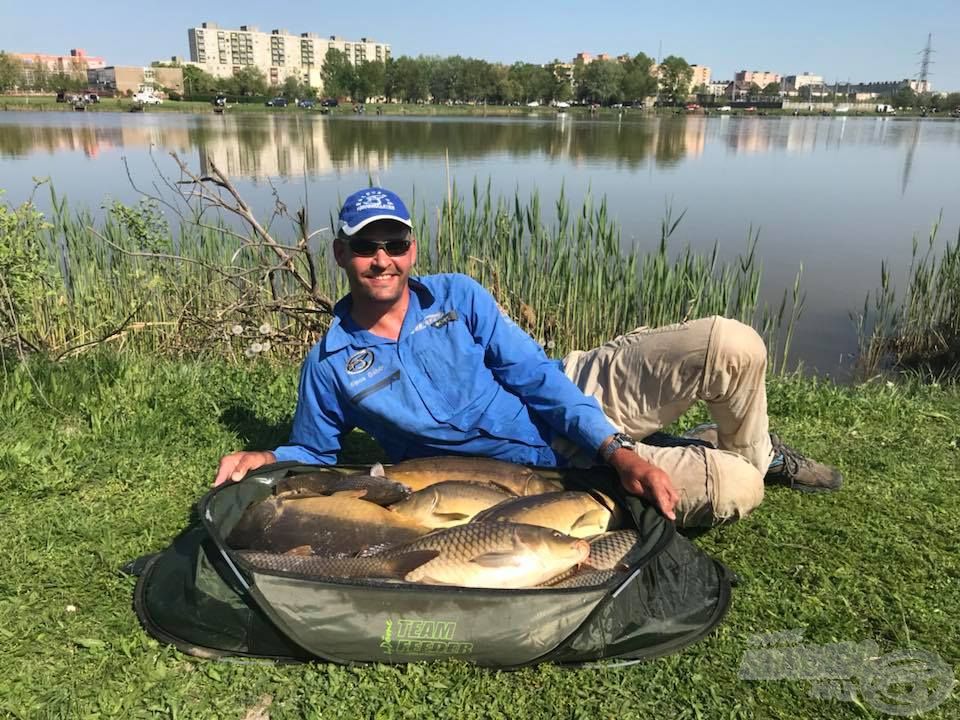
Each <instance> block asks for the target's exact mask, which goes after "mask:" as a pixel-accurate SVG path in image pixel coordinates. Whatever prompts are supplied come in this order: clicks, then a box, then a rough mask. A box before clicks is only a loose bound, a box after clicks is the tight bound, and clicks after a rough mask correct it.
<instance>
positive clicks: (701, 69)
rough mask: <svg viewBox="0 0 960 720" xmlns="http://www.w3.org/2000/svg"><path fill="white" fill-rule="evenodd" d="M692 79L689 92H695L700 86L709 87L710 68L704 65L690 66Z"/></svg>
mask: <svg viewBox="0 0 960 720" xmlns="http://www.w3.org/2000/svg"><path fill="white" fill-rule="evenodd" d="M690 69H691V70H693V77H692V78H691V79H690V90H691V91H693V90H696V89H697V88H698V87H700V86H701V85H706V86H707V87H708V88H709V87H710V68H708V67H707V66H706V65H691V66H690Z"/></svg>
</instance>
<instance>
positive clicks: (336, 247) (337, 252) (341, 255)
mask: <svg viewBox="0 0 960 720" xmlns="http://www.w3.org/2000/svg"><path fill="white" fill-rule="evenodd" d="M333 257H334V259H335V260H336V261H337V265H339V266H340V267H346V266H347V244H346V243H344V242H340V240H339V239H337V238H334V239H333Z"/></svg>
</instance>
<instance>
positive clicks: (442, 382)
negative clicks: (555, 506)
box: [215, 188, 841, 526]
mask: <svg viewBox="0 0 960 720" xmlns="http://www.w3.org/2000/svg"><path fill="white" fill-rule="evenodd" d="M333 254H334V257H335V258H336V262H337V264H338V265H339V266H340V267H341V268H343V271H344V273H345V274H346V276H347V280H348V282H349V285H350V293H349V294H348V295H346V296H345V297H344V298H342V299H341V300H340V301H339V302H338V303H337V304H336V306H335V308H334V319H333V322H332V323H331V326H330V328H329V330H327V332H326V334H325V335H324V336H323V338H322V339H321V340H320V341H319V342H318V343H317V344H316V345H315V346H314V347H313V349H312V350H311V351H310V353H309V354H308V355H307V358H306V360H305V361H304V363H303V368H302V370H301V375H300V388H299V399H298V401H297V408H296V412H295V414H294V419H293V429H292V432H291V434H290V439H289V442H288V443H287V444H285V445H282V446H280V447H278V448H276V449H274V450H272V451H247V452H237V453H232V454H230V455H227V456H225V457H223V458H222V459H221V461H220V466H219V469H218V471H217V475H216V479H215V484H220V483H223V482H225V481H227V480H239V479H241V478H242V477H243V476H244V475H245V474H246V473H247V472H249V471H250V470H253V469H255V468H257V467H260V466H261V465H264V464H267V463H272V462H277V461H284V460H293V461H296V462H300V463H309V464H313V463H318V464H333V463H336V462H337V457H338V453H339V452H340V449H341V443H342V439H343V437H344V436H345V435H346V434H347V433H349V432H350V431H351V430H352V429H353V428H355V427H357V428H361V429H363V430H364V431H366V432H367V433H369V434H370V435H371V436H372V437H373V438H374V439H375V440H376V441H377V442H378V443H380V445H381V446H382V447H383V449H384V451H385V452H386V453H387V455H388V456H389V458H390V460H391V461H392V462H397V461H400V460H403V459H406V458H416V457H428V456H436V455H467V456H485V457H491V458H497V459H500V460H507V461H510V462H516V463H522V464H526V465H542V466H565V465H570V464H574V465H580V466H588V465H591V464H600V463H603V464H608V465H610V466H612V467H613V468H615V469H616V471H617V473H618V474H619V476H620V481H621V483H622V484H623V487H624V488H625V490H626V491H627V492H630V493H634V494H637V495H641V496H642V497H644V498H646V499H647V500H648V501H649V502H651V503H652V504H653V505H655V506H656V507H658V508H659V509H660V510H661V511H662V512H663V514H664V515H666V516H667V517H668V518H671V519H675V520H676V521H677V523H678V524H680V525H684V526H706V525H713V524H717V523H724V522H732V521H734V520H736V519H738V518H741V517H743V516H744V515H746V514H747V513H749V512H750V511H751V510H753V509H754V508H755V507H757V506H758V505H759V504H760V502H761V501H762V499H763V495H764V483H765V482H775V483H783V484H787V485H790V486H791V487H795V488H797V489H802V490H834V489H837V488H838V487H839V486H840V483H841V476H840V473H839V472H838V471H837V470H835V469H834V468H831V467H828V466H826V465H823V464H821V463H818V462H814V461H813V460H810V459H808V458H806V457H805V456H803V455H801V454H800V453H799V452H797V451H796V450H793V449H791V448H789V447H787V446H786V445H784V444H783V443H782V442H781V441H780V439H779V438H778V437H777V436H775V435H771V434H770V432H769V431H768V421H767V396H766V388H765V377H766V366H767V351H766V348H765V347H764V343H763V340H762V339H761V338H760V336H759V335H758V334H757V333H756V331H754V330H753V329H752V328H751V327H749V326H747V325H744V324H742V323H740V322H737V321H736V320H730V319H727V318H722V317H710V318H703V319H701V320H693V321H691V322H686V323H680V324H677V325H671V326H668V327H661V328H656V329H647V328H639V329H637V330H634V331H632V332H629V333H627V334H625V335H622V336H620V337H617V338H615V339H613V340H611V341H610V342H608V343H606V344H605V345H602V346H601V347H599V348H596V349H594V350H589V351H587V352H579V351H575V352H572V353H570V354H569V355H568V356H567V357H566V358H564V360H563V361H562V362H561V361H556V360H551V359H549V358H547V356H546V355H545V354H544V352H543V350H542V349H541V348H540V346H539V345H538V344H537V343H536V342H535V341H534V340H533V338H531V337H530V336H529V335H528V334H527V333H525V332H524V331H523V330H521V329H520V328H519V327H518V326H517V325H516V324H515V323H514V322H513V320H511V319H510V317H508V316H507V314H506V313H505V312H504V311H503V310H501V309H500V308H499V307H498V305H497V303H496V300H495V299H494V298H493V296H492V295H491V294H490V293H489V292H488V291H487V290H485V289H484V288H483V287H481V286H480V285H479V284H478V283H477V282H476V281H474V280H472V279H471V278H469V277H467V276H465V275H456V274H451V275H428V276H422V277H415V276H412V275H411V271H412V269H413V267H414V264H415V263H416V259H417V242H416V238H415V237H414V235H413V231H412V223H411V220H410V214H409V212H408V211H407V208H406V206H405V205H404V203H403V201H402V200H401V199H400V198H399V197H398V196H397V195H395V194H394V193H393V192H391V191H389V190H386V189H384V188H366V189H363V190H360V191H358V192H356V193H354V194H353V195H351V196H350V197H348V198H347V200H346V202H345V203H344V205H343V207H342V208H341V210H340V215H339V225H338V231H337V236H336V238H335V239H334V241H333ZM698 400H703V401H704V402H706V404H707V407H708V409H709V410H710V413H711V415H712V416H713V418H714V420H715V421H716V424H717V429H716V431H715V432H714V436H713V439H714V440H715V441H716V444H717V446H718V447H719V449H714V448H713V447H712V446H703V445H685V446H680V447H674V446H670V447H655V446H653V445H648V444H643V443H640V442H637V439H643V438H646V437H647V436H649V435H651V434H652V433H654V432H655V431H657V430H658V429H660V428H662V427H664V426H666V425H668V424H670V423H671V422H673V421H674V420H676V419H677V418H678V417H679V416H680V415H681V414H682V413H683V412H684V411H685V410H686V409H687V408H688V407H690V406H691V405H692V404H693V403H695V402H696V401H698Z"/></svg>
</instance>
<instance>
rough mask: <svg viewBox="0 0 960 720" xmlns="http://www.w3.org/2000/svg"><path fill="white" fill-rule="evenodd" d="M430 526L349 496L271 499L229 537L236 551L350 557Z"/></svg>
mask: <svg viewBox="0 0 960 720" xmlns="http://www.w3.org/2000/svg"><path fill="white" fill-rule="evenodd" d="M429 531H430V528H428V527H424V526H422V525H420V524H419V523H416V522H414V521H412V520H409V519H407V518H405V517H403V516H402V515H399V514H397V513H395V512H392V511H391V510H388V509H387V508H384V507H380V506H379V505H376V504H374V503H372V502H367V501H366V500H360V499H358V498H353V497H340V496H337V495H333V496H315V497H297V496H294V497H287V498H284V497H269V498H267V499H266V500H264V501H262V502H260V503H258V504H257V505H254V506H253V507H252V508H250V510H248V511H247V512H246V513H245V514H244V516H243V517H241V518H240V521H239V522H238V523H237V526H236V527H235V528H234V529H233V530H232V531H231V532H230V534H229V535H228V536H227V545H229V546H230V547H231V548H234V549H238V550H244V549H248V550H260V551H268V552H275V553H284V552H288V551H290V550H293V549H299V551H300V552H302V551H303V546H304V545H309V546H310V549H311V550H312V552H313V553H315V554H317V555H325V556H332V557H344V556H352V555H356V554H357V553H360V552H362V551H364V550H368V549H369V548H370V547H371V546H374V547H376V546H390V545H394V544H397V543H403V542H407V541H409V540H413V539H414V538H417V537H420V536H421V535H425V534H426V533H427V532H429Z"/></svg>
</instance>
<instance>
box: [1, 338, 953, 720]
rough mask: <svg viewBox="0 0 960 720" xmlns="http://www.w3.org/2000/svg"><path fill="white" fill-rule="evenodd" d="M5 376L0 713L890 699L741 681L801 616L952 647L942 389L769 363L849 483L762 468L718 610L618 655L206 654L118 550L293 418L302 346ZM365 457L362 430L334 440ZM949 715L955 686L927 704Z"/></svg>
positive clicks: (879, 637) (496, 713)
mask: <svg viewBox="0 0 960 720" xmlns="http://www.w3.org/2000/svg"><path fill="white" fill-rule="evenodd" d="M0 383H2V391H0V416H2V417H3V418H4V421H3V423H0V482H2V483H3V486H4V487H5V489H6V497H7V500H6V503H5V504H4V509H3V513H2V514H3V523H0V543H2V546H3V547H4V550H5V554H6V560H5V562H4V564H3V570H2V571H0V636H2V645H0V648H2V649H0V716H8V717H14V718H60V717H63V718H67V717H69V718H79V717H101V718H106V717H123V718H138V717H171V718H174V717H175V718H209V717H228V718H243V717H244V716H245V713H247V711H248V710H250V709H251V708H253V707H255V706H257V705H258V704H262V703H264V702H266V700H265V698H267V697H269V698H270V699H271V701H272V704H271V705H270V706H269V709H268V712H269V717H270V718H273V719H274V720H280V719H283V718H302V717H310V718H339V717H377V718H401V717H424V716H432V717H456V718H473V717H484V718H520V717H537V718H551V719H552V718H560V717H562V718H607V717H621V718H652V717H658V718H660V717H662V718H745V719H750V720H752V719H754V718H796V719H798V720H799V719H800V718H804V719H805V718H810V717H828V718H880V717H885V716H884V715H882V714H880V713H879V712H877V711H875V710H873V709H870V708H869V707H868V706H867V705H865V704H861V706H860V707H858V706H857V705H855V704H853V703H850V702H841V701H838V700H825V699H814V698H812V697H810V695H809V689H810V685H809V683H808V682H806V681H803V680H784V681H762V682H751V681H746V680H740V679H739V678H738V676H737V671H738V668H739V666H740V662H741V660H742V658H743V656H744V652H745V651H746V649H747V648H748V639H749V637H750V636H751V635H752V634H753V633H762V632H771V631H777V630H787V629H795V628H802V629H804V630H805V640H806V641H807V642H811V643H815V644H820V643H829V642H837V641H850V642H862V641H865V640H873V641H875V642H877V643H878V644H879V646H880V648H881V652H882V653H888V652H891V651H893V650H896V649H908V648H918V649H925V650H928V651H930V652H934V653H937V654H938V655H939V656H940V657H941V658H942V659H943V661H944V662H946V663H948V664H950V665H956V664H957V663H960V650H958V648H960V628H958V625H957V623H956V608H957V607H958V606H960V585H958V578H960V565H958V560H957V558H958V549H960V530H958V528H957V524H956V521H955V520H956V517H957V516H958V514H960V499H958V495H957V493H956V487H957V483H958V481H960V471H958V468H960V450H958V449H957V446H958V443H960V438H958V435H957V425H958V421H960V394H958V391H957V389H956V388H952V389H951V388H942V387H937V386H929V385H928V386H916V387H914V386H909V387H891V386H888V385H887V384H885V383H881V384H876V385H868V386H865V387H861V388H838V387H836V386H833V385H829V384H820V383H816V382H813V381H809V380H798V379H795V378H786V379H781V380H775V381H773V384H772V388H771V396H770V412H771V416H772V420H773V425H774V427H775V428H777V429H779V430H780V431H781V432H782V433H783V434H784V435H785V437H787V438H788V439H789V440H790V441H791V442H794V443H796V444H797V445H798V446H799V447H801V448H803V449H805V450H808V451H809V452H811V453H812V454H814V455H816V456H817V457H819V458H822V459H824V460H826V461H829V462H832V463H836V464H837V465H839V466H840V467H841V469H842V470H843V471H844V473H845V474H846V477H847V485H846V486H845V488H844V489H843V490H842V491H841V492H839V493H836V494H832V495H824V496H805V495H801V494H799V493H795V492H792V491H790V490H787V489H785V488H771V489H769V491H768V493H767V497H766V499H765V501H764V503H763V505H762V506H761V507H760V508H759V509H758V510H757V511H756V512H755V513H754V514H753V515H752V516H750V517H748V518H746V519H745V520H743V521H741V522H739V523H737V524H735V525H733V526H730V527H727V528H722V529H715V530H713V531H711V532H709V533H707V534H706V535H704V536H702V537H700V538H698V539H697V541H696V542H697V543H698V544H700V545H701V547H703V548H704V549H706V550H707V551H708V552H710V553H711V554H713V555H714V556H716V557H718V558H719V559H721V560H723V561H724V562H725V563H727V564H728V565H729V566H730V567H731V568H733V569H734V570H735V571H736V572H737V573H739V574H740V576H741V577H742V579H743V583H742V585H741V586H740V587H739V588H737V589H736V590H735V595H734V602H733V606H732V609H731V612H730V614H729V616H728V617H727V619H726V620H725V622H724V623H723V624H722V625H721V626H720V628H719V629H718V630H717V631H716V632H714V633H713V634H712V635H711V636H710V637H708V638H707V639H705V640H704V641H702V642H701V643H699V644H697V645H695V646H693V647H692V648H690V649H688V650H686V651H684V652H683V653H681V654H679V655H675V656H671V657H667V658H664V659H660V660H656V661H652V662H647V663H643V664H640V665H635V666H631V667H626V668H619V669H613V668H610V669H592V670H577V671H571V670H564V669H562V668H558V667H551V666H546V667H536V668H532V669H527V670H523V671H521V672H515V673H498V672H492V671H487V670H480V669H476V668H473V667H471V666H468V665H463V664H459V663H456V662H447V663H436V664H424V665H415V666H409V667H387V666H371V667H356V668H345V667H338V666H328V665H295V666H274V665H255V664H238V663H226V662H220V663H218V662H212V661H198V660H194V659H191V658H189V657H186V656H184V655H181V654H179V653H177V652H176V651H173V650H171V649H170V648H168V647H164V646H160V645H158V644H157V643H156V642H154V641H153V640H151V639H149V638H148V637H147V635H146V634H145V633H144V632H143V631H142V630H141V629H140V627H139V625H138V623H137V621H136V618H135V616H134V614H133V612H132V611H131V608H130V601H131V593H132V589H133V581H132V580H130V579H129V578H124V577H121V576H119V575H118V574H117V572H116V569H117V568H118V567H119V566H120V565H121V564H122V563H123V562H125V561H126V560H128V559H130V558H132V557H134V556H137V555H140V554H142V553H145V552H149V551H153V550H158V549H160V548H163V547H164V546H165V545H166V544H167V543H168V542H169V541H170V539H171V538H172V537H173V536H174V535H175V534H177V532H178V531H179V530H181V529H182V528H183V527H185V525H186V523H187V519H188V515H189V512H190V508H191V505H192V504H193V503H194V501H195V500H196V499H197V498H198V497H200V495H201V494H202V493H204V492H205V491H206V489H207V487H208V485H209V483H210V481H211V478H212V474H213V470H214V468H215V465H216V461H217V458H218V457H219V455H220V454H221V453H223V452H225V451H228V450H231V449H234V448H238V447H265V446H272V445H274V444H275V443H277V442H280V441H281V440H282V439H284V438H285V437H286V433H287V431H288V428H289V423H290V419H291V414H292V410H293V404H294V399H295V392H296V367H295V365H294V364H273V365H271V364H269V363H268V362H267V361H265V360H264V359H263V358H260V359H258V360H256V361H253V362H250V363H246V364H243V365H237V364H231V363H225V362H222V361H204V362H176V361H164V360H158V359H146V358H144V357H141V356H138V355H136V354H132V353H127V354H123V355H118V354H114V353H105V352H103V351H100V352H97V353H95V354H91V355H88V356H86V357H82V358H77V359H73V360H70V361H67V362H64V363H60V364H56V365H52V364H44V363H41V362H39V361H34V362H33V363H31V364H30V365H22V364H11V363H10V362H7V363H5V364H4V365H3V369H2V377H0ZM702 418H703V415H702V413H701V412H696V413H691V414H689V415H688V416H687V417H686V418H684V424H687V425H689V424H693V423H694V422H696V421H699V420H700V419H702ZM907 449H909V450H907ZM378 458H379V454H378V452H377V450H376V449H375V448H373V447H372V446H371V445H370V443H369V442H368V441H366V440H365V438H364V437H363V436H359V435H356V434H354V435H353V436H351V438H350V439H349V443H348V449H347V450H346V451H345V452H344V454H343V456H342V458H341V459H342V460H343V461H353V462H364V463H366V462H371V461H373V460H375V459H378ZM958 715H960V701H958V698H957V697H956V696H954V697H953V698H951V699H950V700H948V701H947V703H945V704H943V705H941V706H940V707H938V708H936V709H933V710H931V711H930V712H928V713H926V714H925V715H923V717H925V718H955V717H957V716H958ZM248 717H250V716H248Z"/></svg>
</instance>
